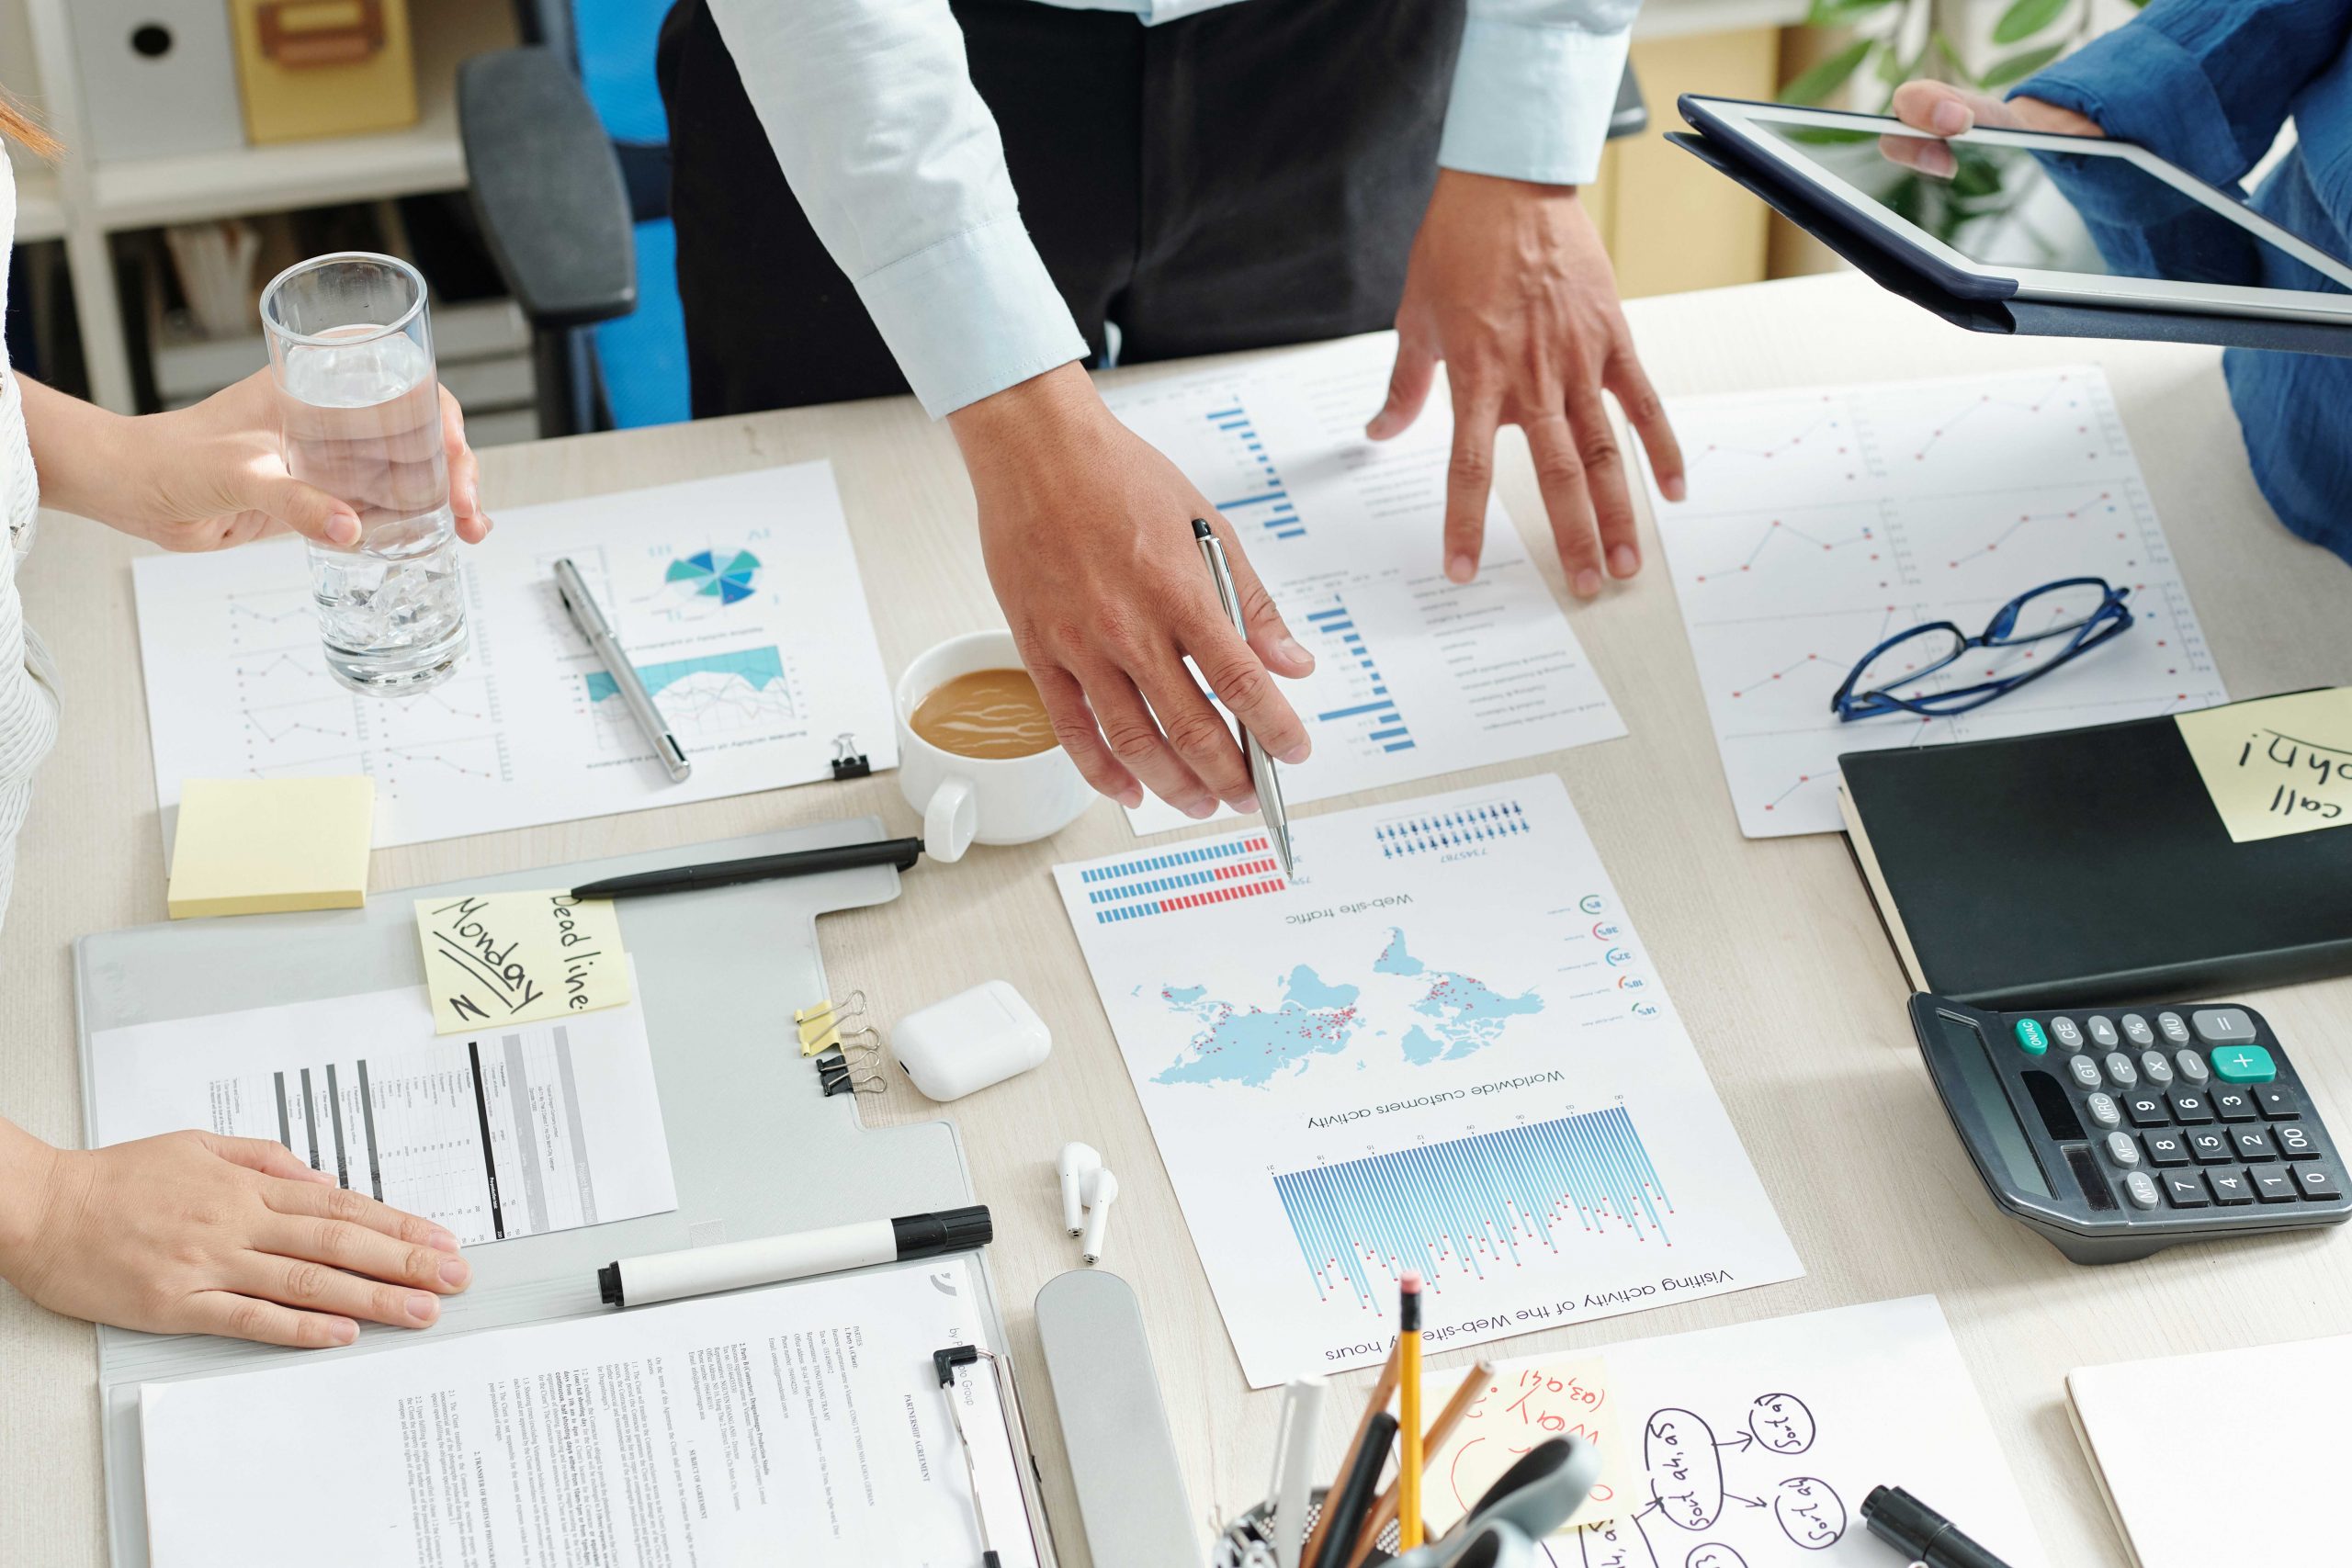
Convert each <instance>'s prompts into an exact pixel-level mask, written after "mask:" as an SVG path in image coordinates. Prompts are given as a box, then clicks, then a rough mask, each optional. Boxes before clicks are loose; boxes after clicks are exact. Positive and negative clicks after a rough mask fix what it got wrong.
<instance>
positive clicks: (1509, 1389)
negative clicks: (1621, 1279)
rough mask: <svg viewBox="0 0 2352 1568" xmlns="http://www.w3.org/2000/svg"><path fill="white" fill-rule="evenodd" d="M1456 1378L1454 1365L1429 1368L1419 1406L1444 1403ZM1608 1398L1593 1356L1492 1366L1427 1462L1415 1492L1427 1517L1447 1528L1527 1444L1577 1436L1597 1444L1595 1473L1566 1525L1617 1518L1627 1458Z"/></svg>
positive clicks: (1604, 1367) (1605, 1378)
mask: <svg viewBox="0 0 2352 1568" xmlns="http://www.w3.org/2000/svg"><path fill="white" fill-rule="evenodd" d="M1462 1377H1463V1371H1462V1369H1461V1368H1459V1367H1457V1368H1455V1369H1453V1371H1436V1372H1430V1373H1428V1374H1427V1375H1426V1376H1425V1377H1424V1378H1423V1379H1422V1382H1421V1408H1422V1409H1423V1410H1425V1411H1432V1412H1433V1411H1437V1410H1442V1409H1443V1408H1444V1407H1445V1402H1446V1401H1447V1400H1449V1399H1451V1398H1452V1397H1453V1393H1454V1390H1455V1388H1456V1387H1457V1386H1459V1384H1460V1382H1461V1381H1462ZM1564 1436H1575V1437H1579V1438H1584V1439H1585V1440H1586V1441H1588V1442H1590V1443H1592V1444H1593V1445H1594V1446H1596V1447H1597V1448H1599V1449H1600V1479H1599V1480H1598V1481H1597V1482H1595V1483H1593V1488H1592V1496H1591V1499H1590V1500H1589V1502H1587V1503H1586V1504H1585V1506H1583V1507H1581V1508H1578V1509H1577V1512H1576V1517H1574V1518H1573V1519H1571V1520H1570V1521H1569V1523H1568V1525H1567V1527H1566V1528H1567V1529H1571V1530H1572V1529H1575V1528H1576V1527H1577V1526H1578V1525H1589V1524H1598V1523H1599V1522H1600V1521H1601V1520H1603V1519H1609V1518H1614V1517H1617V1513H1618V1510H1619V1508H1620V1507H1621V1506H1622V1500H1623V1498H1624V1497H1625V1496H1626V1495H1627V1493H1626V1488H1627V1487H1628V1486H1629V1485H1630V1484H1631V1482H1630V1479H1629V1476H1628V1467H1629V1466H1630V1464H1631V1463H1632V1459H1631V1456H1630V1454H1629V1453H1628V1451H1627V1448H1626V1438H1625V1435H1624V1433H1623V1424H1622V1423H1621V1422H1620V1421H1619V1420H1618V1419H1617V1417H1616V1414H1615V1412H1614V1411H1613V1410H1612V1409H1611V1394H1610V1385H1609V1364H1608V1362H1606V1361H1605V1360H1603V1359H1601V1358H1600V1357H1598V1356H1570V1357H1562V1358H1561V1359H1557V1360H1548V1361H1546V1360H1535V1361H1515V1362H1513V1361H1507V1362H1505V1363H1503V1364H1502V1365H1501V1366H1498V1367H1497V1368H1496V1369H1495V1370H1494V1371H1493V1372H1492V1373H1490V1374H1489V1375H1488V1376H1487V1386H1486V1388H1485V1389H1483V1390H1481V1391H1480V1393H1479V1394H1478V1396H1477V1398H1476V1402H1474V1403H1473V1404H1471V1406H1470V1408H1469V1411H1468V1412H1467V1413H1466V1414H1465V1415H1464V1416H1463V1417H1462V1423H1461V1425H1460V1426H1458V1427H1455V1428H1454V1429H1453V1436H1452V1437H1450V1438H1447V1439H1446V1440H1445V1442H1444V1444H1443V1445H1442V1446H1441V1447H1440V1448H1439V1449H1438V1450H1437V1452H1436V1454H1435V1455H1434V1456H1433V1457H1432V1458H1431V1459H1430V1472H1429V1484H1428V1485H1427V1486H1426V1487H1425V1488H1424V1489H1423V1491H1422V1502H1423V1506H1424V1512H1426V1513H1427V1514H1428V1516H1429V1520H1430V1524H1431V1525H1433V1526H1435V1527H1436V1528H1437V1529H1441V1530H1445V1529H1453V1526H1454V1524H1455V1522H1456V1521H1458V1520H1459V1519H1460V1518H1461V1517H1462V1516H1463V1515H1464V1514H1466V1513H1468V1512H1469V1511H1470V1506H1471V1505H1472V1504H1474V1503H1476V1501H1477V1500H1478V1499H1479V1498H1480V1497H1481V1496H1483V1495H1485V1494H1486V1491H1487V1487H1489V1486H1492V1485H1493V1484H1494V1483H1496V1482H1497V1481H1499V1480H1501V1479H1502V1473H1503V1472H1504V1471H1507V1470H1509V1469H1510V1467H1511V1466H1512V1465H1514V1464H1517V1463H1518V1462H1519V1461H1520V1457H1521V1455H1523V1454H1524V1453H1526V1452H1527V1450H1530V1449H1532V1448H1533V1447H1535V1446H1536V1445H1537V1444H1538V1443H1542V1442H1544V1441H1547V1440H1549V1439H1550V1438H1557V1437H1564ZM1564 1533H1565V1532H1564Z"/></svg>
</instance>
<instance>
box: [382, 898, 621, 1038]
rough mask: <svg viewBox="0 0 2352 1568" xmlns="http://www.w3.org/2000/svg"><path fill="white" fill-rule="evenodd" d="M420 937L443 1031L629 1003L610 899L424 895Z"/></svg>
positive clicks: (437, 1028)
mask: <svg viewBox="0 0 2352 1568" xmlns="http://www.w3.org/2000/svg"><path fill="white" fill-rule="evenodd" d="M416 934H417V939H418V940H419V941H420V942H423V943H424V984H425V988H426V989H427V990H428V991H429V992H430V993H431V995H432V998H433V1032H435V1034H456V1033H458V1032H462V1031H465V1030H469V1029H479V1028H483V1027H489V1026H494V1025H497V1024H502V1023H530V1022H533V1021H537V1020H539V1019H543V1018H565V1017H569V1016H570V1015H571V1014H572V1013H576V1012H594V1010H596V1009H598V1008H609V1007H618V1006H620V1005H621V1004H622V1003H623V1002H626V1001H627V1000H628V996H629V990H628V954H627V953H624V952H623V951H622V949H621V922H620V915H619V912H618V910H617V909H616V908H615V907H614V904H613V901H612V900H611V899H609V898H586V899H582V898H574V897H572V896H571V894H569V893H566V892H562V891H560V890H558V891H552V892H548V891H541V892H537V893H471V894H450V895H445V896H444V897H438V898H419V899H418V900H417V901H416Z"/></svg>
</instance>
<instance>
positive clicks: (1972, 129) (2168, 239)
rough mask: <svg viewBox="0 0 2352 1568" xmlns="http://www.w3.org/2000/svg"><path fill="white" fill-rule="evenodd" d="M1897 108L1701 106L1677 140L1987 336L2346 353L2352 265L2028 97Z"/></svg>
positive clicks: (1686, 102) (1906, 93)
mask: <svg viewBox="0 0 2352 1568" xmlns="http://www.w3.org/2000/svg"><path fill="white" fill-rule="evenodd" d="M1894 107H1895V108H1896V110H1897V113H1898V115H1899V116H1900V117H1901V118H1889V117H1886V116H1882V115H1861V114H1848V113H1843V112H1840V111H1837V110H1829V109H1811V108H1799V107H1791V106H1788V105H1781V104H1758V103H1748V102H1745V101H1742V100H1738V99H1729V98H1711V97H1702V96H1696V95H1691V96H1685V97H1684V98H1683V99H1682V100H1681V108H1682V113H1683V118H1685V119H1687V120H1688V121H1689V122H1690V123H1691V126H1692V127H1694V128H1695V130H1697V131H1698V132H1699V134H1698V135H1697V136H1695V137H1689V136H1686V137H1678V138H1676V140H1677V141H1680V142H1681V143H1682V144H1683V145H1685V146H1686V147H1688V148H1689V149H1690V150H1691V151H1692V152H1697V153H1698V154H1699V155H1700V156H1702V157H1703V158H1705V159H1706V160H1707V161H1708V162H1710V163H1711V164H1714V165H1715V166H1716V167H1718V168H1719V169H1721V170H1723V172H1724V173H1725V174H1727V175H1730V176H1731V177H1733V178H1735V179H1737V180H1739V181H1740V182H1741V183H1742V184H1745V185H1747V186H1748V187H1749V188H1750V189H1752V190H1754V191H1756V192H1757V193H1758V195H1760V196H1762V197H1764V198H1765V199H1766V200H1768V201H1770V202H1771V203H1772V205H1774V206H1775V207H1777V208H1779V209H1781V211H1783V212H1784V213H1787V214H1788V215H1789V216H1790V217H1791V218H1792V219H1793V220H1795V221H1797V222H1799V223H1801V224H1803V225H1804V227H1806V228H1807V229H1809V230H1811V231H1814V232H1815V234H1817V235H1819V236H1820V237H1821V238H1822V239H1823V240H1825V241H1826V242H1827V243H1829V244H1830V245H1831V246H1832V247H1833V248H1835V249H1837V250H1838V251H1839V253H1840V254H1845V255H1846V256H1847V257H1848V258H1849V260H1852V261H1854V262H1855V263H1856V264H1857V265H1860V266H1861V267H1862V268H1863V270H1865V271H1866V272H1869V273H1870V274H1871V276H1873V277H1875V278H1877V279H1878V281H1879V282H1881V283H1882V284H1883V285H1885V286H1886V287H1888V288H1894V289H1895V290H1897V291H1898V292H1902V293H1904V294H1905V295H1906V296H1908V297H1910V298H1912V299H1917V300H1918V301H1919V302H1920V303H1921V304H1923V305H1926V306H1927V307H1928V308H1929V309H1931V310H1937V311H1938V313H1939V314H1942V315H1945V316H1946V317H1947V318H1948V319H1951V320H1955V321H1962V323H1963V324H1966V325H1969V326H1972V327H1975V328H1977V329H1979V330H1986V331H1997V332H2024V333H2062V334H2065V335H2075V336H2086V335H2087V336H2160V337H2172V338H2179V339H2183V340H2187V341H2201V342H2211V343H2240V344H2251V345H2255V346H2263V347H2272V348H2292V349H2300V350H2307V351H2311V352H2320V353H2334V354H2352V265H2346V262H2345V261H2344V260H2342V259H2341V258H2339V257H2336V256H2335V255H2332V254H2328V253H2327V252H2326V251H2325V250H2323V249H2322V248H2321V247H2320V246H2318V245H2315V244H2313V243H2311V242H2310V241H2309V240H2307V239H2305V238H2304V237H2302V236H2301V235H2299V234H2296V233H2293V232H2290V231H2289V230H2287V229H2286V228H2283V227H2281V226H2280V225H2279V224H2278V223H2277V222H2274V221H2273V220H2271V219H2269V218H2268V217H2266V216H2265V215H2263V214H2262V213H2259V212H2256V210H2254V209H2252V208H2250V207H2248V206H2247V205H2246V204H2245V202H2243V201H2241V200H2239V199H2238V198H2237V197H2235V196H2233V195H2232V194H2229V193H2226V192H2224V191H2222V190H2219V189H2217V188H2215V187H2214V186H2211V185H2209V184H2207V183H2206V182H2205V181H2203V180H2201V179H2199V178H2198V177H2197V176H2196V175H2192V174H2190V173H2188V171H2187V170H2185V169H2182V168H2180V167H2178V166H2177V165H2176V164H2172V163H2170V162H2167V161H2166V160H2165V159H2164V158H2161V157H2159V156H2157V155H2156V154H2155V153H2154V152H2150V151H2149V150H2148V149H2146V148H2144V147H2142V146H2138V145H2136V144H2134V143H2132V142H2129V141H2120V140H2114V139H2109V138H2106V137H2103V136H2100V135H2098V127H2097V126H2096V125H2094V124H2092V123H2091V122H2090V121H2088V120H2086V119H2085V118H2082V117H2081V116H2079V115H2075V114H2073V113H2070V112H2069V111H2066V110H2063V109H2060V108H2057V107H2054V106H2052V105H2048V104H2042V103H2039V102H2037V101H2036V100H2033V99H2030V98H2019V99H2015V100H2011V101H2010V102H2008V103H2006V104H2005V103H2000V102H1998V101H1996V100H1994V99H1991V98H1989V97H1985V96H1980V95H1974V94H1968V93H1963V92H1961V91H1959V90H1956V89H1952V88H1949V87H1945V86H1943V85H1939V84H1932V83H1913V84H1910V85H1906V86H1905V88H1904V89H1903V90H1902V92H1901V93H1900V94H1899V95H1898V96H1897V98H1896V101H1895V106H1894ZM1953 126H1959V127H1962V129H1959V130H1947V128H1948V127H1953ZM2062 127H2063V128H2064V129H2063V130H2062V129H2060V128H2062ZM1926 128H1932V129H1926ZM1921 175H1925V176H1927V178H1926V179H1925V180H1924V181H1923V180H1922V179H1921V178H1919V177H1918V176H1921Z"/></svg>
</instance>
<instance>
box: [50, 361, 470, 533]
mask: <svg viewBox="0 0 2352 1568" xmlns="http://www.w3.org/2000/svg"><path fill="white" fill-rule="evenodd" d="M17 381H18V383H19V385H20V386H22V388H23V389H24V400H25V427H26V434H28V436H29V437H30V439H31V444H32V449H33V457H34V460H35V461H36V463H38V464H39V466H40V479H41V486H40V489H41V504H43V505H44V506H53V507H57V508H58V509H60V510H61V511H65V512H72V513H78V514H80V515H82V516H84V517H94V518H96V519H97V520H98V521H99V522H101V523H105V524H107V525H109V526H112V527H116V528H119V529H121V530H122V531H123V532H124V533H126V534H130V535H135V536H138V537H140V538H142V539H151V540H153V542H154V543H156V544H159V545H161V546H163V547H164V548H165V549H167V550H218V549H225V548H227V547H230V546H232V545H242V544H243V543H245V542H246V541H247V540H250V539H257V538H260V537H262V536H265V535H269V534H275V533H279V532H283V531H287V530H291V531H292V532H294V533H297V534H300V535H301V536H303V537H305V538H309V539H315V540H317V541H318V542H319V543H320V544H322V545H336V546H348V545H353V544H356V543H357V542H358V540H359V536H360V517H361V514H362V513H364V512H367V511H369V510H393V511H421V510H423V509H424V508H423V506H421V505H398V506H393V505H390V502H394V501H396V500H408V501H413V498H414V497H416V496H419V495H425V496H429V495H431V494H433V493H435V491H437V489H438V484H437V476H436V475H435V474H434V473H433V471H432V470H433V468H434V463H435V458H439V459H440V460H441V461H442V462H443V463H446V464H447V469H448V476H449V479H448V483H449V505H450V509H451V510H452V511H453V512H455V513H457V518H458V537H459V538H461V539H463V540H465V541H466V543H468V544H469V545H478V544H480V543H481V541H482V539H483V537H484V536H487V535H488V534H489V532H490V518H489V517H488V516H487V515H486V514H485V513H483V512H482V509H481V479H480V478H479V477H478V476H477V474H476V472H475V466H474V453H473V448H472V447H470V446H468V445H466V421H465V415H464V413H463V412H461V411H460V410H459V409H458V400H457V399H455V398H453V397H451V396H450V395H449V390H448V389H447V388H446V387H444V388H441V389H439V390H440V398H441V426H440V429H439V431H438V432H437V435H438V440H437V441H435V440H434V434H435V433H433V432H430V431H420V432H418V433H416V434H418V435H421V436H422V437H423V441H422V442H421V443H419V444H418V445H417V449H416V450H414V451H413V452H411V451H402V450H401V446H400V439H401V438H400V437H398V436H393V437H390V438H388V439H387V440H386V442H385V443H384V444H383V445H384V446H385V447H386V453H385V455H384V456H383V457H380V458H379V457H377V456H376V455H375V454H374V453H372V452H371V453H369V454H368V457H369V459H370V461H369V462H368V463H367V464H365V465H355V469H356V484H357V485H358V487H359V488H363V489H365V490H367V491H371V492H373V493H368V494H356V495H341V496H338V495H330V494H329V493H327V492H326V491H323V490H321V489H319V488H318V487H317V486H315V485H310V484H305V483H303V482H302V481H301V480H300V479H296V478H295V477H294V476H293V475H292V474H291V473H290V472H288V469H287V467H286V452H285V441H284V436H283V434H282V431H281V423H280V422H281V414H280V412H279V408H278V400H277V389H276V388H275V387H273V386H272V385H271V384H270V378H269V372H268V371H266V370H263V371H257V372H255V373H254V374H253V375H251V376H248V377H246V378H244V379H243V380H242V381H240V382H238V383H237V384H236V385H235V386H233V387H230V388H227V389H223V390H221V391H218V392H215V393H214V394H212V396H210V397H209V398H207V399H205V400H203V401H202V402H200V403H195V404H192V405H190V406H189V407H187V408H184V409H175V410H174V411H172V412H169V413H158V414H147V415H143V416H141V417H139V418H135V419H130V418H125V417H124V416H122V415H120V414H114V413H108V412H107V411H105V410H104V409H101V408H97V407H96V406H95V405H93V404H90V403H85V402H84V401H82V400H80V399H79V398H74V397H68V396H67V395H66V394H64V393H62V392H59V391H56V390H53V389H51V388H48V387H44V386H42V385H40V383H39V382H37V381H32V380H29V379H27V378H23V377H18V378H17Z"/></svg>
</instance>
